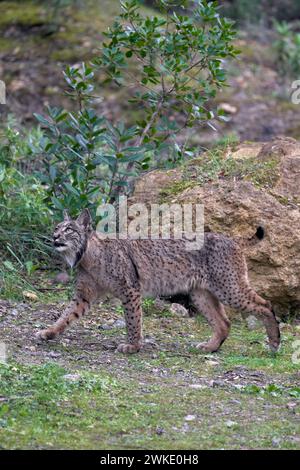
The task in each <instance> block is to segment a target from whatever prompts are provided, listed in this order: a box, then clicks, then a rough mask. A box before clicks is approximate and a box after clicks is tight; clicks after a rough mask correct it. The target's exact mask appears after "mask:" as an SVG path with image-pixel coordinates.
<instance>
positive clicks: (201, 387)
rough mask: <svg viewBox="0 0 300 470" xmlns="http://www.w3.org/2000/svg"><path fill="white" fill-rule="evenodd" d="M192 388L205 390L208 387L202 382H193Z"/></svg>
mask: <svg viewBox="0 0 300 470" xmlns="http://www.w3.org/2000/svg"><path fill="white" fill-rule="evenodd" d="M190 388H194V389H195V390H203V389H204V388H207V386H206V385H202V384H191V385H190Z"/></svg>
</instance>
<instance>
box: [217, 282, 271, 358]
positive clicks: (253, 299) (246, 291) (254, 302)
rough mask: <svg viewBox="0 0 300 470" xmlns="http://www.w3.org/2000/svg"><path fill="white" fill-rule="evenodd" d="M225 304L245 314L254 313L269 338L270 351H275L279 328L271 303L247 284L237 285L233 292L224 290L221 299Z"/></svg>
mask: <svg viewBox="0 0 300 470" xmlns="http://www.w3.org/2000/svg"><path fill="white" fill-rule="evenodd" d="M223 301H224V303H225V304H226V305H229V306H230V307H232V308H235V309H236V310H240V311H241V312H242V313H244V314H247V315H254V316H255V317H256V318H257V319H258V320H260V321H262V322H263V324H264V326H265V329H266V332H267V335H268V339H269V347H270V349H271V351H273V352H276V351H277V350H278V348H279V346H280V330H279V324H278V321H277V320H276V317H275V314H274V311H273V309H272V306H271V303H270V302H269V301H268V300H264V299H263V298H262V297H260V296H259V295H258V294H257V293H256V292H255V291H254V290H253V289H251V287H249V286H248V285H246V286H242V287H239V289H237V290H235V291H234V292H231V294H230V292H226V294H225V298H224V299H223Z"/></svg>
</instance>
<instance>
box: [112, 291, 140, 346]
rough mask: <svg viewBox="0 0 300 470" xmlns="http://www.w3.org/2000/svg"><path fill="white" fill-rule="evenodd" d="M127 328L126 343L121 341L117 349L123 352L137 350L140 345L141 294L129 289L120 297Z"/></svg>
mask: <svg viewBox="0 0 300 470" xmlns="http://www.w3.org/2000/svg"><path fill="white" fill-rule="evenodd" d="M122 302H123V307H124V311H125V321H126V328H127V339H128V342H127V343H121V344H119V346H118V349H117V351H118V352H121V353H125V354H133V353H136V352H138V351H139V350H140V349H141V346H142V341H143V337H142V309H141V294H140V292H139V291H137V290H135V289H130V290H128V292H126V293H125V294H124V296H123V298H122Z"/></svg>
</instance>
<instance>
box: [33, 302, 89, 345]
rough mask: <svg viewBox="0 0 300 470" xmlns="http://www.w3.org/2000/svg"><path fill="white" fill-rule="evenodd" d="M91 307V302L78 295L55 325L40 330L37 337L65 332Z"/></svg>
mask: <svg viewBox="0 0 300 470" xmlns="http://www.w3.org/2000/svg"><path fill="white" fill-rule="evenodd" d="M89 308H90V302H89V301H88V300H86V299H85V298H83V297H77V298H76V299H73V300H72V302H71V303H70V304H69V306H68V307H67V308H66V310H65V311H64V313H63V314H62V316H61V317H60V318H59V319H58V320H57V321H56V322H55V323H54V325H52V326H50V327H49V328H47V329H45V330H41V331H38V332H37V333H36V337H37V338H39V339H44V340H48V339H53V338H55V337H56V336H57V335H59V334H61V333H63V332H64V331H65V329H66V328H67V327H68V326H69V325H71V323H73V322H74V321H75V320H78V319H79V318H81V317H82V316H83V315H85V313H87V311H88V310H89Z"/></svg>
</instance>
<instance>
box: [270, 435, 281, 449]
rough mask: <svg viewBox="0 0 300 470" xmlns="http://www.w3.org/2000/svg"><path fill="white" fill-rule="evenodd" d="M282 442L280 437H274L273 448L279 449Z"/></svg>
mask: <svg viewBox="0 0 300 470" xmlns="http://www.w3.org/2000/svg"><path fill="white" fill-rule="evenodd" d="M280 442H281V439H280V438H279V437H273V439H272V446H273V447H278V446H279V444H280Z"/></svg>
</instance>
